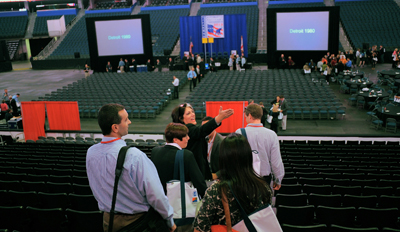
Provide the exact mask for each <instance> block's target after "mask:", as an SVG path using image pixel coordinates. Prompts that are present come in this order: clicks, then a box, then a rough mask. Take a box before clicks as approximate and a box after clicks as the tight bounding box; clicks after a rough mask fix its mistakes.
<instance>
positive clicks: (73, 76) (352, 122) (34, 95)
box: [0, 61, 399, 137]
mask: <svg viewBox="0 0 400 232" xmlns="http://www.w3.org/2000/svg"><path fill="white" fill-rule="evenodd" d="M12 65H13V71H10V72H4V73H1V74H0V79H1V86H0V88H2V89H3V88H7V89H8V90H9V92H10V93H11V94H15V93H20V94H21V97H20V100H21V101H30V100H37V99H38V97H41V96H45V94H50V93H51V92H52V91H56V90H57V89H60V88H62V87H63V86H66V85H68V84H71V83H73V82H75V81H77V80H79V79H82V78H84V74H83V71H82V70H71V69H69V70H32V69H31V66H30V63H29V62H26V61H19V62H13V63H12ZM390 68H391V65H390V64H378V65H377V67H376V69H375V70H372V69H371V67H364V68H359V70H360V71H364V72H365V74H366V75H369V78H370V80H372V81H375V82H376V81H377V71H378V70H383V69H390ZM254 69H258V70H261V69H263V70H264V69H267V66H265V65H264V66H262V65H260V66H255V67H254ZM163 71H167V70H166V69H164V70H163ZM330 87H331V88H332V90H333V91H334V93H335V94H336V97H337V98H338V99H340V100H341V102H342V103H343V105H344V106H345V107H347V110H346V116H345V119H344V120H341V119H334V120H291V119H289V120H288V126H287V130H286V131H279V132H278V135H280V136H339V137H341V136H357V137H371V136H372V137H381V136H383V137H393V136H398V135H399V133H397V134H393V133H389V132H385V131H384V129H383V130H378V131H376V130H375V129H370V128H369V122H367V121H366V120H367V115H366V112H367V110H360V109H356V108H355V107H353V106H350V105H349V104H348V101H347V99H348V98H349V97H350V96H349V94H342V93H339V85H338V84H335V83H333V84H331V85H330ZM189 94H190V92H189V86H185V87H184V88H183V89H182V91H181V92H180V99H179V100H172V101H171V102H170V104H169V105H168V106H167V107H166V108H165V109H164V110H163V112H161V114H159V115H157V117H156V118H155V119H134V120H132V125H131V127H130V133H146V134H147V133H155V134H162V133H163V131H164V129H165V126H166V125H167V124H168V123H169V122H171V116H170V115H171V112H172V109H173V108H174V107H175V106H177V105H178V104H181V103H183V101H184V99H185V98H186V96H188V95H189ZM288 100H289V102H290V99H288ZM81 129H82V131H95V132H99V131H100V130H99V127H98V125H97V120H96V119H85V118H83V119H81Z"/></svg>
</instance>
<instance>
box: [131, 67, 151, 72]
mask: <svg viewBox="0 0 400 232" xmlns="http://www.w3.org/2000/svg"><path fill="white" fill-rule="evenodd" d="M129 69H130V71H131V72H133V66H132V68H131V67H129ZM137 71H138V72H147V65H138V66H137Z"/></svg>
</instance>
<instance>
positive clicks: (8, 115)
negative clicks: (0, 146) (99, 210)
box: [4, 109, 15, 122]
mask: <svg viewBox="0 0 400 232" xmlns="http://www.w3.org/2000/svg"><path fill="white" fill-rule="evenodd" d="M14 117H15V116H14V115H13V111H12V109H8V110H7V111H6V115H5V116H4V118H5V119H6V122H8V121H9V120H10V119H12V118H14Z"/></svg>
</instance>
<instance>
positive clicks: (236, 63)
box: [85, 53, 246, 77]
mask: <svg viewBox="0 0 400 232" xmlns="http://www.w3.org/2000/svg"><path fill="white" fill-rule="evenodd" d="M182 63H183V70H184V71H190V70H192V68H193V67H194V68H196V67H197V66H199V67H200V69H202V70H205V69H206V65H207V66H208V67H207V69H209V71H211V72H217V71H218V68H219V66H217V65H216V62H215V61H214V58H213V57H210V58H209V60H207V62H205V61H204V58H202V57H201V56H200V54H196V55H195V54H193V53H186V54H185V55H184V56H183V58H182ZM245 64H246V58H245V57H244V54H242V55H241V56H239V55H234V54H232V55H231V56H230V57H229V60H228V66H229V70H238V71H240V70H241V69H243V68H244V67H245ZM163 66H164V65H163V64H162V63H161V61H160V60H159V59H157V60H156V62H155V64H153V62H152V61H151V60H150V59H148V60H147V62H146V67H147V71H148V72H152V71H158V72H161V71H162V68H163ZM166 66H167V67H168V70H169V71H174V70H176V69H177V66H176V63H175V61H174V59H173V58H172V57H169V58H168V59H167V62H166ZM137 67H138V63H137V61H136V60H135V58H132V61H131V62H129V61H128V59H123V58H120V61H119V62H118V65H117V69H116V71H118V72H120V73H125V72H137V71H138V69H137ZM105 71H106V72H114V69H113V66H112V64H111V62H110V61H107V64H106V67H105ZM85 77H86V75H85Z"/></svg>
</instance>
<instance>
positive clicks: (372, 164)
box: [275, 140, 400, 231]
mask: <svg viewBox="0 0 400 232" xmlns="http://www.w3.org/2000/svg"><path fill="white" fill-rule="evenodd" d="M399 152H400V145H399V142H398V141H393V142H387V143H386V142H385V141H383V142H374V143H373V142H372V141H357V140H354V141H347V142H346V141H344V140H343V141H331V140H326V141H324V140H322V141H317V140H316V141H291V140H288V141H285V140H284V141H282V143H281V154H282V160H283V162H284V166H285V178H284V180H283V182H282V187H281V189H280V190H279V191H278V192H277V193H278V194H277V195H276V202H277V203H278V205H277V216H278V219H279V221H280V223H282V224H293V225H296V226H310V225H315V224H316V223H318V224H326V225H328V226H331V225H339V226H345V227H352V228H354V227H361V228H363V227H376V228H379V229H381V230H382V228H383V227H390V228H396V229H399V228H398V226H397V224H396V223H397V220H398V219H397V217H398V209H399V208H400V188H399V187H400V164H399V161H400V158H399V157H398V156H397V154H398V153H399ZM304 194H306V195H304ZM304 197H306V198H307V199H308V203H307V204H305V203H304V201H302V200H301V199H303V198H304ZM389 202H390V203H389ZM275 204H276V203H275ZM310 205H311V206H313V207H312V208H310V207H309V206H310ZM310 212H311V215H310ZM314 212H315V215H316V217H315V218H314ZM288 215H302V216H301V218H300V219H299V218H293V217H289V216H288ZM307 215H308V216H307ZM372 219H373V220H372ZM296 231H297V230H296ZM298 231H302V230H298ZM304 231H311V230H304ZM312 231H314V230H312ZM323 231H326V230H323ZM332 231H337V230H332ZM349 231H350V230H349Z"/></svg>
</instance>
